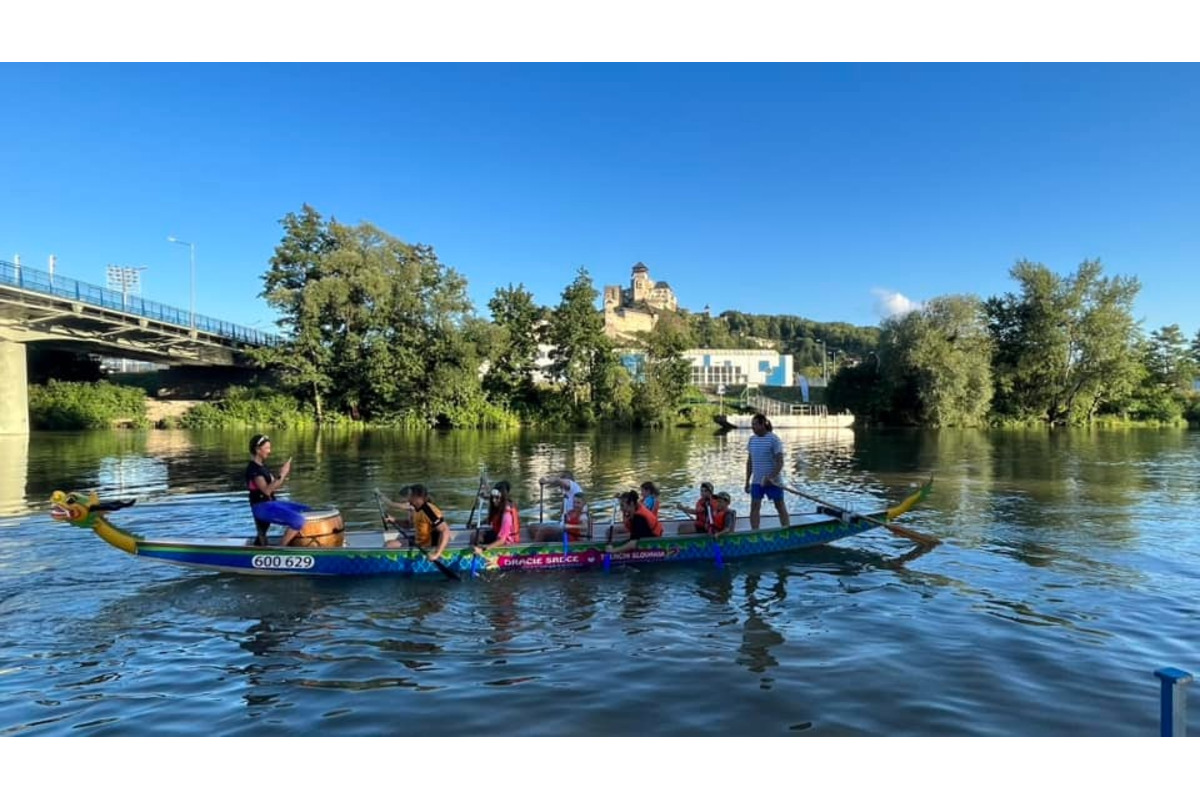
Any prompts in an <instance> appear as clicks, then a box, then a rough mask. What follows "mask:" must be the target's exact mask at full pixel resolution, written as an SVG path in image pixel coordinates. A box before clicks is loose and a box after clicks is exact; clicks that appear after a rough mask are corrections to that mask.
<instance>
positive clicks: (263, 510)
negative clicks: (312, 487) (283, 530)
mask: <svg viewBox="0 0 1200 800" xmlns="http://www.w3.org/2000/svg"><path fill="white" fill-rule="evenodd" d="M305 511H308V506H304V505H300V504H299V503H292V502H289V501H287V500H268V501H267V502H265V503H256V504H254V505H252V506H250V512H251V513H252V514H254V519H255V520H257V521H258V522H273V523H275V524H276V525H286V526H287V527H289V528H291V529H292V530H297V531H298V530H300V529H301V528H303V527H304V521H305V520H304V512H305Z"/></svg>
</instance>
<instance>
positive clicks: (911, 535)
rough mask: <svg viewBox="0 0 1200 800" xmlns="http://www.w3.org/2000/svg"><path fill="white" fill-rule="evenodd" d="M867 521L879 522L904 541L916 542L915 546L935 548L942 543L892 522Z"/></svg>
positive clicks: (932, 537)
mask: <svg viewBox="0 0 1200 800" xmlns="http://www.w3.org/2000/svg"><path fill="white" fill-rule="evenodd" d="M868 519H871V521H872V522H879V524H880V525H882V526H883V527H885V528H887V529H888V530H889V531H891V532H892V533H893V534H895V535H896V536H902V537H904V538H905V539H911V540H912V541H914V542H916V543H917V544H919V545H923V546H925V547H937V546H938V545H939V544H941V543H942V540H941V539H939V538H937V537H936V536H931V535H930V534H927V533H918V532H917V531H914V530H913V529H912V528H906V527H904V526H903V525H897V524H896V523H894V522H882V521H880V520H876V519H874V518H870V517H868Z"/></svg>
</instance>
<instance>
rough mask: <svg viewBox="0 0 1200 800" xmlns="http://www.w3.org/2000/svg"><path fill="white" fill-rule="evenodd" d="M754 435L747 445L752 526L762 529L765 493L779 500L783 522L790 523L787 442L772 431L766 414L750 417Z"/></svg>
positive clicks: (747, 489) (754, 528)
mask: <svg viewBox="0 0 1200 800" xmlns="http://www.w3.org/2000/svg"><path fill="white" fill-rule="evenodd" d="M750 427H751V429H753V431H754V435H753V436H751V437H750V441H749V442H748V443H747V444H746V449H747V450H748V451H749V454H748V455H747V456H746V491H747V492H749V493H750V528H751V530H758V518H759V512H760V511H761V509H762V499H763V495H766V496H767V497H769V498H770V499H771V501H772V502H774V503H775V510H776V511H778V512H779V524H780V525H781V526H783V527H785V528H786V527H787V526H788V524H789V523H790V520H789V518H788V510H787V506H785V505H784V504H783V488H782V486H781V484H780V480H781V478H780V475H782V473H783V442H782V441H780V439H779V437H778V436H776V435H775V434H774V433H773V432H772V431H771V421H770V420H768V419H767V415H766V414H755V415H754V416H753V417H751V418H750Z"/></svg>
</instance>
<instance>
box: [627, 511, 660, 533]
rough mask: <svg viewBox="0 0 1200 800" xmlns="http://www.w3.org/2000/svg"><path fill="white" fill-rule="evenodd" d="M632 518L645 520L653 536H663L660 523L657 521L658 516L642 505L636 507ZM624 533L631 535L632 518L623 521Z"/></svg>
mask: <svg viewBox="0 0 1200 800" xmlns="http://www.w3.org/2000/svg"><path fill="white" fill-rule="evenodd" d="M633 513H634V516H638V517H641V518H642V519H644V520H646V524H647V525H649V526H650V532H651V533H653V534H654V535H655V536H662V535H663V526H662V523H661V522H659V521H658V516H657V515H656V514H655V513H654V512H653V511H651V510H650V509H648V508H646V507H645V506H643V505H639V506H638V507H637V511H635V512H633ZM625 532H626V533H633V517H630V518H629V519H627V520H625Z"/></svg>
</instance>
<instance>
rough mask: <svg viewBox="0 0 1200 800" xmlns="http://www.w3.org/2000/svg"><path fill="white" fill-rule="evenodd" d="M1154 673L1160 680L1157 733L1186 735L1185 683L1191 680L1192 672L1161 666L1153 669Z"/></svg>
mask: <svg viewBox="0 0 1200 800" xmlns="http://www.w3.org/2000/svg"><path fill="white" fill-rule="evenodd" d="M1154 675H1155V677H1157V678H1158V679H1159V680H1160V681H1162V692H1161V694H1160V696H1159V703H1160V715H1161V720H1160V723H1159V734H1160V735H1162V736H1187V685H1188V684H1189V683H1191V682H1192V673H1190V672H1184V671H1183V670H1181V669H1176V668H1175V667H1163V668H1162V669H1156V670H1154Z"/></svg>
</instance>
